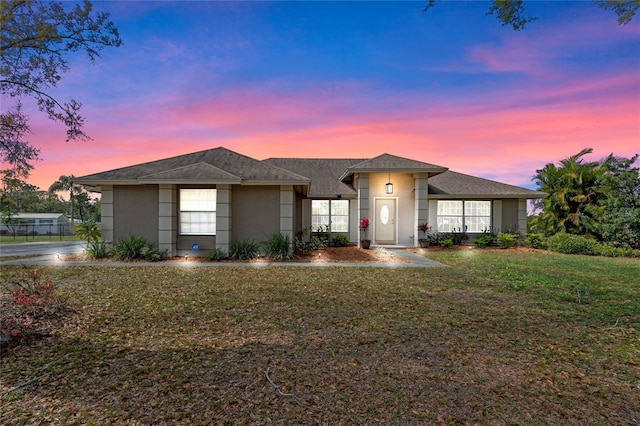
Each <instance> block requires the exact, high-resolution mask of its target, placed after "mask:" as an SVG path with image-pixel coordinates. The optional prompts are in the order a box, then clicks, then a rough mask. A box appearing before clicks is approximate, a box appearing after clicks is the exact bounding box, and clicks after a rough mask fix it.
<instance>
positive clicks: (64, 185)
mask: <svg viewBox="0 0 640 426" xmlns="http://www.w3.org/2000/svg"><path fill="white" fill-rule="evenodd" d="M74 178H75V176H74V175H70V176H66V175H62V176H60V177H59V178H58V180H57V181H55V182H53V183H52V184H51V186H49V192H51V193H56V192H59V191H69V216H71V223H73V204H74V192H75V191H76V190H78V187H77V186H76V185H74V184H73V179H74ZM78 192H79V190H78Z"/></svg>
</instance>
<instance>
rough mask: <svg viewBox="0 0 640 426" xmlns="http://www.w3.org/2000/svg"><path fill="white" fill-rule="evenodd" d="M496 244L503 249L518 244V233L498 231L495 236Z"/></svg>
mask: <svg viewBox="0 0 640 426" xmlns="http://www.w3.org/2000/svg"><path fill="white" fill-rule="evenodd" d="M497 242H498V246H500V248H503V249H507V248H509V247H516V246H517V245H518V235H515V234H511V233H509V232H500V233H499V234H498V238H497Z"/></svg>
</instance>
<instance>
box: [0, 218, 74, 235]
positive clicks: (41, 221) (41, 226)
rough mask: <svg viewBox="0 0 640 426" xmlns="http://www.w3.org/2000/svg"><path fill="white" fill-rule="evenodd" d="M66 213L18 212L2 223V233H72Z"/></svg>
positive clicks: (0, 232) (0, 226)
mask: <svg viewBox="0 0 640 426" xmlns="http://www.w3.org/2000/svg"><path fill="white" fill-rule="evenodd" d="M71 234H72V232H71V228H70V226H69V219H67V216H66V215H65V214H64V213H16V214H14V215H12V216H11V217H10V218H7V220H6V223H2V224H0V235H32V236H33V235H71Z"/></svg>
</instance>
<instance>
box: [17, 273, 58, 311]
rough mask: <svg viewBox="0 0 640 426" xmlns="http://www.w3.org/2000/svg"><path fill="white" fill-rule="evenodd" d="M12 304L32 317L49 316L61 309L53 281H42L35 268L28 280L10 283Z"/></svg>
mask: <svg viewBox="0 0 640 426" xmlns="http://www.w3.org/2000/svg"><path fill="white" fill-rule="evenodd" d="M11 287H12V288H13V290H12V291H11V296H12V297H13V304H14V305H17V306H19V307H20V310H22V311H23V312H25V313H26V314H28V315H29V316H31V317H33V318H41V317H46V316H51V315H54V314H56V313H58V312H59V311H61V309H62V303H60V299H59V298H58V296H57V295H56V292H55V288H54V286H53V283H51V282H50V281H47V282H44V283H43V282H42V281H41V279H40V272H39V271H38V270H37V269H36V270H34V271H33V276H32V278H31V279H30V280H25V279H22V280H17V281H13V282H12V283H11Z"/></svg>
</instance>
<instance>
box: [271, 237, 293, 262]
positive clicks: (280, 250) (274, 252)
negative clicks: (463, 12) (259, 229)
mask: <svg viewBox="0 0 640 426" xmlns="http://www.w3.org/2000/svg"><path fill="white" fill-rule="evenodd" d="M265 252H266V255H267V257H268V258H269V259H273V260H289V259H291V258H292V257H293V247H291V239H290V238H289V236H288V235H286V234H281V233H279V232H276V233H275V234H273V235H272V236H271V238H269V239H268V240H267V243H266V244H265Z"/></svg>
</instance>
